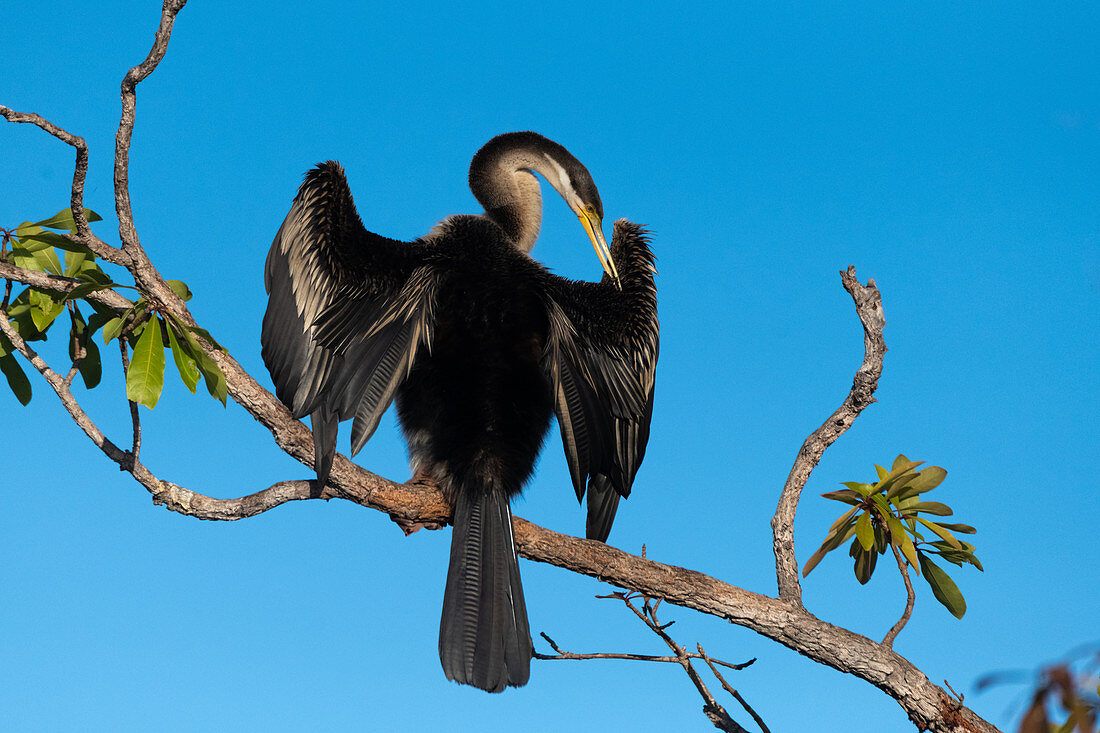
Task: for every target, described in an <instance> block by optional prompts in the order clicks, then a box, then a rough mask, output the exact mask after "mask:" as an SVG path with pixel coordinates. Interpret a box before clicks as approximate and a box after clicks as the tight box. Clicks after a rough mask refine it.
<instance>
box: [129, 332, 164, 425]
mask: <svg viewBox="0 0 1100 733" xmlns="http://www.w3.org/2000/svg"><path fill="white" fill-rule="evenodd" d="M163 388H164V337H163V336H162V335H161V332H160V320H159V319H158V318H157V317H156V316H153V317H152V318H150V319H149V324H148V325H147V326H146V327H145V330H144V332H142V334H141V338H139V339H138V342H137V344H136V345H135V346H134V354H133V356H132V357H131V358H130V369H129V370H128V371H127V372H126V398H127V399H128V400H131V401H133V402H137V403H138V404H139V405H145V406H146V407H148V408H149V409H153V408H154V407H156V406H157V400H159V399H160V393H161V390H162V389H163Z"/></svg>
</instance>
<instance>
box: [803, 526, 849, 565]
mask: <svg viewBox="0 0 1100 733" xmlns="http://www.w3.org/2000/svg"><path fill="white" fill-rule="evenodd" d="M855 533H856V523H855V522H852V523H850V524H846V525H843V526H842V527H838V528H837V530H836V531H834V532H830V533H829V534H828V535H827V536H826V537H825V541H824V542H822V543H821V547H819V548H817V552H815V553H814V554H813V555H811V556H810V559H809V560H807V561H806V564H805V565H804V566H802V577H803V578H805V577H806V576H807V575H809V574H810V571H811V570H813V569H814V568H815V567H817V564H818V563H819V562H821V559H822V558H823V557H825V555H827V554H828V553H830V552H832V551H833V550H835V549H836V548H838V547H840V546H841V545H843V544H844V543H845V542H847V541H848V539H849V538H850V537H851V536H852V535H853V534H855Z"/></svg>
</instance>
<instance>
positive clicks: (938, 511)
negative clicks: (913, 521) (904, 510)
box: [913, 501, 955, 517]
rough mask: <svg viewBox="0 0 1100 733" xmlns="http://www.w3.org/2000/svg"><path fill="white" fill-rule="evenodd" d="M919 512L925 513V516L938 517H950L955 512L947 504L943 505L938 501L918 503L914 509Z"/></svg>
mask: <svg viewBox="0 0 1100 733" xmlns="http://www.w3.org/2000/svg"><path fill="white" fill-rule="evenodd" d="M913 508H914V509H916V511H918V512H924V513H925V514H935V515H936V516H937V517H950V516H951V515H952V514H954V513H955V512H953V511H952V510H951V507H949V506H947V505H946V504H941V503H940V502H938V501H921V502H917V504H916V506H914V507H913Z"/></svg>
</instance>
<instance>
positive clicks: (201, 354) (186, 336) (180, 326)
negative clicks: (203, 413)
mask: <svg viewBox="0 0 1100 733" xmlns="http://www.w3.org/2000/svg"><path fill="white" fill-rule="evenodd" d="M168 317H169V318H170V319H171V320H172V323H173V325H175V326H176V331H177V333H178V334H179V335H180V336H182V337H183V340H182V341H181V342H180V345H181V346H183V347H184V349H185V350H186V352H187V354H188V356H190V357H191V358H192V359H194V360H195V366H197V367H198V368H199V371H200V372H202V378H203V380H204V381H205V382H206V391H207V392H209V393H210V396H211V397H213V398H214V399H216V400H221V403H222V405H225V398H226V396H227V390H226V383H225V374H223V373H222V370H221V369H220V368H219V367H218V365H217V363H216V362H215V361H214V360H213V359H211V358H210V357H209V356H207V354H206V352H205V351H203V350H202V347H201V346H199V343H198V341H195V337H194V336H192V335H191V332H199V331H201V332H202V333H203V334H205V336H204V338H207V339H208V340H209V341H210V342H211V343H212V344H214V345H215V346H217V347H218V348H219V349H221V346H220V345H218V342H217V341H214V339H213V338H211V336H210V334H208V333H206V331H205V330H203V329H201V328H198V327H197V326H190V327H188V326H186V325H184V323H183V321H181V320H180V319H178V318H176V317H175V316H174V315H172V314H171V313H169V314H168ZM222 351H225V349H222Z"/></svg>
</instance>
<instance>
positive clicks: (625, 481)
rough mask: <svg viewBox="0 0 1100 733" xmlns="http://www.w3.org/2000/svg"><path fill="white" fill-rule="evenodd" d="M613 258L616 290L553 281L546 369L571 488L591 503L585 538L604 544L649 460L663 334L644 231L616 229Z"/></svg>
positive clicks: (607, 284)
mask: <svg viewBox="0 0 1100 733" xmlns="http://www.w3.org/2000/svg"><path fill="white" fill-rule="evenodd" d="M611 252H612V257H613V258H614V259H615V262H616V263H617V266H618V269H619V273H620V279H621V283H622V289H621V290H620V289H617V288H615V286H614V285H613V284H612V283H611V282H610V281H609V280H608V279H607V278H606V277H605V278H604V281H603V282H601V283H598V284H597V283H577V282H570V281H566V280H561V279H557V280H555V285H554V287H552V288H551V289H550V295H549V297H550V301H549V302H548V304H547V314H548V321H549V337H548V339H547V353H546V356H545V359H544V367H545V369H546V371H547V375H548V378H549V379H550V381H551V383H552V385H553V388H554V394H555V412H556V413H557V417H558V426H559V428H560V430H561V436H562V445H563V447H564V448H565V455H566V460H567V462H568V464H569V473H570V476H571V478H572V480H573V488H574V490H575V491H576V493H577V498H578V499H582V498H583V497H584V496H585V494H586V492H587V495H588V522H587V528H586V534H587V536H588V537H589V538H591V539H599V540H601V541H603V540H606V539H607V536H608V533H609V532H610V531H611V524H612V522H613V521H614V518H615V511H616V509H617V507H618V503H619V497H620V496H622V497H626V496H629V495H630V489H631V486H632V484H633V482H634V477H635V475H636V474H637V472H638V467H639V466H640V465H641V462H642V459H643V458H644V457H645V449H646V443H647V442H648V440H649V424H650V420H651V418H652V415H653V391H654V383H655V370H656V364H657V354H658V330H659V328H658V321H657V294H656V293H657V291H656V287H655V284H654V280H653V278H654V275H655V274H656V271H655V270H654V268H653V254H652V252H650V250H649V240H648V237H647V235H646V233H645V231H644V230H643V229H642V228H641V227H639V226H638V225H636V224H632V223H630V222H627V221H625V220H623V221H619V222H616V224H615V234H614V237H613V239H612V242H611Z"/></svg>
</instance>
